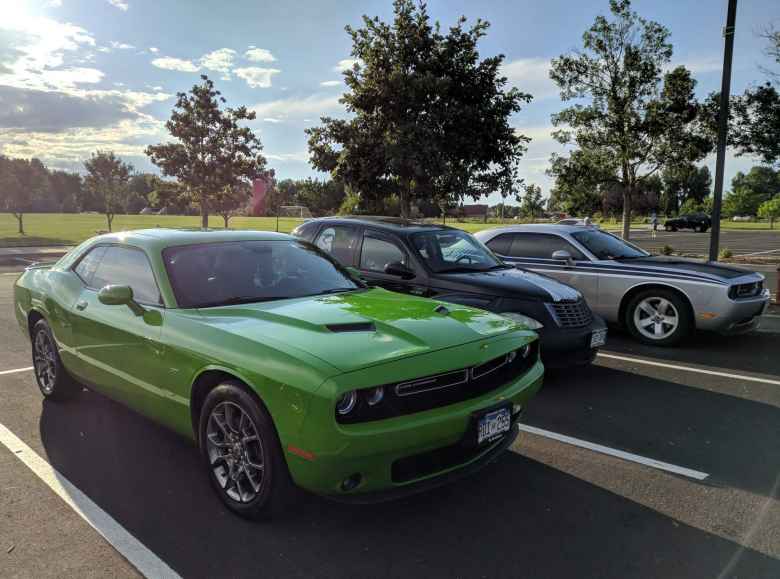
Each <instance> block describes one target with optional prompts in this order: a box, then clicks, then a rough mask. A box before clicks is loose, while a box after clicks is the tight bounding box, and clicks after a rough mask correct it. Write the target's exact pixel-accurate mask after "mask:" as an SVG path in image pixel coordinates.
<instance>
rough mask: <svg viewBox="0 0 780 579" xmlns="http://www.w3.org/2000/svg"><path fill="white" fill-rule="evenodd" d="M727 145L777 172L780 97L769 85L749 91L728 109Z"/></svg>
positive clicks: (779, 165)
mask: <svg viewBox="0 0 780 579" xmlns="http://www.w3.org/2000/svg"><path fill="white" fill-rule="evenodd" d="M730 111H731V128H730V129H729V141H730V144H731V145H732V146H734V147H736V149H737V154H738V155H753V156H756V157H758V158H759V159H761V161H762V162H763V163H766V164H767V165H774V166H778V168H780V94H778V92H777V89H776V88H775V87H774V86H772V85H771V84H765V85H762V86H758V87H755V88H750V89H748V90H746V91H745V93H744V94H743V95H742V96H740V97H736V98H734V102H733V104H732V105H731V107H730Z"/></svg>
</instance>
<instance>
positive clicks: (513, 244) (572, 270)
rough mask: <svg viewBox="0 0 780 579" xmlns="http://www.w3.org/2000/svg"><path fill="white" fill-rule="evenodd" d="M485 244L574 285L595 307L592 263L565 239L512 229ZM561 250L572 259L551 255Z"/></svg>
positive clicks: (596, 285) (526, 266) (516, 261)
mask: <svg viewBox="0 0 780 579" xmlns="http://www.w3.org/2000/svg"><path fill="white" fill-rule="evenodd" d="M487 246H488V247H489V248H490V249H491V250H493V252H494V253H496V254H497V255H499V256H500V257H501V258H502V259H503V260H504V261H506V262H507V263H511V264H513V265H517V266H519V267H522V268H524V269H530V270H531V271H535V272H537V273H542V274H545V275H549V276H551V277H554V278H555V279H557V280H558V281H560V282H563V283H565V284H568V285H570V286H573V287H575V288H577V289H578V290H580V293H582V294H583V295H584V296H585V299H586V300H587V301H588V304H590V306H591V308H593V309H595V304H596V302H597V301H598V291H599V278H598V275H596V274H595V273H594V272H593V271H592V268H590V267H589V266H590V263H591V262H590V260H589V259H588V257H587V256H586V255H585V254H584V252H582V251H581V250H580V249H579V248H577V247H576V246H575V245H574V244H572V243H571V242H570V241H569V240H568V239H566V238H564V237H561V236H559V235H555V234H552V233H536V232H525V231H524V232H511V233H503V234H501V235H498V236H496V237H494V238H493V239H492V240H490V241H489V242H488V243H487ZM562 251H565V252H567V253H568V254H569V256H570V257H571V259H570V260H567V259H555V258H553V254H555V253H556V252H562ZM557 255H559V256H560V254H559V253H558V254H557Z"/></svg>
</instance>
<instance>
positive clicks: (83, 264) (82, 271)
mask: <svg viewBox="0 0 780 579" xmlns="http://www.w3.org/2000/svg"><path fill="white" fill-rule="evenodd" d="M106 249H107V248H106V246H105V245H99V246H97V247H95V248H92V249H91V250H89V251H88V252H87V254H86V255H85V256H84V257H82V258H81V259H80V260H79V262H78V264H77V265H76V267H74V268H73V271H75V272H76V275H77V276H79V277H80V278H81V281H83V282H84V283H85V284H87V285H88V286H92V276H93V275H94V274H95V269H97V266H98V264H99V263H100V260H101V259H102V258H103V254H105V253H106Z"/></svg>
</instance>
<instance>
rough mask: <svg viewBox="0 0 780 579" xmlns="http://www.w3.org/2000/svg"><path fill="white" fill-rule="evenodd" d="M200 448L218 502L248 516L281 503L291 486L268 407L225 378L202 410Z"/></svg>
mask: <svg viewBox="0 0 780 579" xmlns="http://www.w3.org/2000/svg"><path fill="white" fill-rule="evenodd" d="M199 428H200V432H199V439H200V448H201V450H202V454H203V458H204V460H205V462H206V467H207V468H208V472H209V477H210V479H211V483H212V486H213V487H214V489H215V490H216V492H217V494H218V495H219V497H220V499H222V502H223V503H225V505H227V507H228V508H230V509H231V510H232V511H234V512H235V513H237V514H239V515H241V516H243V517H246V518H249V519H262V518H267V517H269V516H271V515H273V514H275V513H277V512H279V511H280V510H281V509H282V508H284V506H285V503H286V502H287V499H288V497H289V490H290V486H291V481H290V474H289V471H288V469H287V464H286V463H285V460H284V457H283V455H282V449H281V445H280V444H279V438H278V436H277V434H276V429H275V428H274V425H273V422H272V420H271V417H270V415H269V414H268V411H267V410H266V409H265V408H264V407H263V405H262V404H260V403H259V402H258V401H257V400H256V399H255V398H254V396H252V395H251V394H250V393H249V392H247V390H246V388H245V387H244V385H243V384H241V383H240V382H237V381H227V382H224V383H222V384H220V385H219V386H217V387H216V388H214V389H213V390H212V391H211V392H209V394H208V396H207V397H206V400H205V402H204V404H203V408H202V411H201V415H200V425H199Z"/></svg>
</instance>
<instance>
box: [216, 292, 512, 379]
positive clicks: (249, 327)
mask: <svg viewBox="0 0 780 579" xmlns="http://www.w3.org/2000/svg"><path fill="white" fill-rule="evenodd" d="M440 305H443V306H444V307H445V308H446V310H445V313H441V312H437V311H435V310H436V308H437V307H438V306H440ZM446 312H448V313H446ZM200 313H201V315H202V316H203V317H204V322H205V323H207V324H208V325H210V326H212V327H215V328H218V329H221V330H223V331H225V332H228V333H230V334H232V335H235V336H238V337H242V338H244V339H249V340H254V341H257V342H260V343H264V344H269V345H272V344H273V345H276V346H277V347H278V346H280V345H281V346H284V345H287V346H290V347H291V349H297V350H304V351H306V352H308V353H309V354H312V355H314V356H316V357H318V358H320V359H321V360H323V361H325V362H327V363H328V364H330V365H331V366H333V367H335V368H337V369H338V370H341V371H344V372H348V371H352V370H357V369H359V368H364V367H366V366H371V365H374V364H380V363H384V362H388V361H390V360H395V359H398V358H401V357H405V356H414V355H417V354H423V353H426V352H432V351H435V350H439V349H442V348H448V347H451V346H455V345H459V344H463V343H466V342H472V341H474V340H479V339H482V338H485V337H488V336H494V335H497V334H502V333H505V332H508V331H511V330H515V329H518V328H519V326H518V325H517V324H516V323H515V322H513V321H511V320H508V319H507V318H504V317H502V316H498V315H495V314H491V313H489V312H485V311H482V310H478V309H475V308H470V307H466V306H459V305H455V304H441V302H437V301H434V300H428V299H423V298H417V297H411V296H406V295H402V294H398V293H393V292H389V291H385V290H382V289H370V290H365V291H356V292H349V293H343V294H333V295H327V296H317V297H308V298H297V299H289V300H280V301H273V302H261V303H256V304H249V305H238V306H224V307H215V308H205V309H202V310H200ZM355 324H358V326H355Z"/></svg>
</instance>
